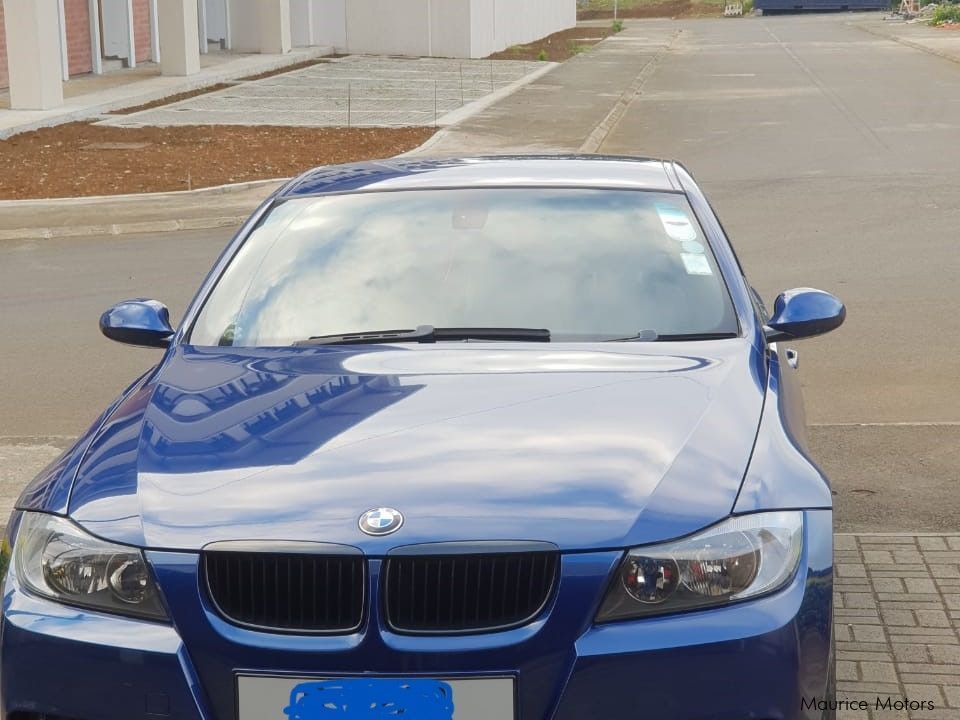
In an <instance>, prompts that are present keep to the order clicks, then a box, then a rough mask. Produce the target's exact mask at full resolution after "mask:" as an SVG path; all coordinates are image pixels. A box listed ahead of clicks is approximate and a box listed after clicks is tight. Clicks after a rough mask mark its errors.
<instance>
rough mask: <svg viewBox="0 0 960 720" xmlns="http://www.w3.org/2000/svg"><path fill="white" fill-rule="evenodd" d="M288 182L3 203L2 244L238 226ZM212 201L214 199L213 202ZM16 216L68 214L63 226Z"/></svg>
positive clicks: (0, 215)
mask: <svg viewBox="0 0 960 720" xmlns="http://www.w3.org/2000/svg"><path fill="white" fill-rule="evenodd" d="M286 181H287V179H286V178H275V179H270V180H253V181H249V182H243V183H234V184H230V185H216V186H213V187H208V188H198V189H197V190H173V191H169V192H159V193H140V194H127V195H98V196H93V197H79V198H54V199H49V200H47V199H35V200H2V201H0V217H3V218H6V219H7V222H6V223H5V224H7V225H13V227H7V228H0V241H3V240H38V239H46V238H66V237H89V236H92V235H126V234H133V233H145V232H171V231H178V230H204V229H209V228H218V227H229V226H231V225H239V224H240V223H242V222H243V221H244V220H246V218H247V217H248V216H249V215H250V213H251V212H252V211H253V209H254V208H255V207H256V206H257V205H258V204H259V203H260V202H262V201H263V200H264V199H265V198H266V197H267V196H268V195H270V193H272V192H273V191H274V190H275V189H276V188H278V187H280V186H281V185H282V184H283V183H285V182H286ZM214 198H215V199H216V200H215V202H213V203H212V202H211V200H213V199H214ZM211 205H213V208H211ZM211 209H212V211H213V212H211ZM17 214H19V215H22V216H24V219H25V220H26V218H29V217H34V216H36V217H49V216H51V215H57V214H66V215H67V216H68V218H67V219H66V220H65V222H63V223H60V224H48V225H45V226H42V227H37V226H30V225H29V224H28V223H27V222H24V223H23V224H22V225H18V224H16V223H17V220H16V219H13V220H11V219H9V218H10V217H11V216H15V215H17ZM109 215H112V216H114V217H117V216H119V217H117V221H116V222H112V223H102V222H98V220H99V219H101V218H103V217H104V216H109ZM124 216H126V217H124ZM143 218H148V219H143Z"/></svg>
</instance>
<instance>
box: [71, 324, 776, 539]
mask: <svg viewBox="0 0 960 720" xmlns="http://www.w3.org/2000/svg"><path fill="white" fill-rule="evenodd" d="M761 363H762V357H761V356H759V354H758V353H757V351H756V349H755V348H753V347H752V346H751V345H750V343H748V342H747V341H745V340H740V339H734V340H723V341H710V342H699V343H673V344H657V345H653V344H649V343H623V344H617V345H611V344H604V345H582V344H578V345H560V344H551V345H549V346H544V345H540V344H526V343H523V344H520V343H510V344H506V343H499V344H479V343H478V344H474V343H457V344H455V345H454V344H451V343H437V344H435V345H409V346H408V345H392V346H382V345H381V346H364V347H357V346H354V347H315V348H283V349H266V350H260V349H257V350H253V349H251V350H247V349H235V348H192V347H178V348H175V349H174V350H172V351H170V353H169V354H168V356H167V358H166V359H165V361H164V362H163V364H162V365H161V366H160V367H159V368H158V370H157V371H156V372H155V373H154V374H153V375H152V376H151V377H150V378H149V379H148V380H146V381H145V382H144V383H142V384H141V385H140V386H138V387H137V388H136V389H135V390H134V391H133V392H131V393H130V395H129V396H127V397H126V398H125V399H124V401H123V402H122V403H120V404H119V406H118V407H117V409H116V410H115V411H114V412H113V414H112V415H111V416H110V418H109V419H108V421H107V422H106V423H105V424H104V426H103V427H102V429H101V431H100V432H99V434H98V436H97V437H96V438H95V439H94V441H93V442H92V443H91V446H90V448H89V450H88V452H87V455H86V457H85V459H84V462H83V464H82V465H81V467H80V470H79V472H78V474H77V478H76V480H75V482H74V486H73V489H72V493H71V498H70V507H69V512H70V515H71V516H72V517H73V518H74V519H75V520H76V521H77V522H79V523H80V524H82V525H83V526H85V527H86V528H87V529H88V530H90V531H91V532H93V533H95V534H97V535H99V536H101V537H106V538H109V539H113V540H116V541H119V542H124V543H129V544H134V545H139V546H143V547H153V548H164V549H171V550H172V549H182V550H197V549H199V548H202V547H203V546H205V545H207V544H208V543H211V542H216V541H225V540H288V541H318V542H328V543H343V544H348V545H352V546H356V547H359V548H361V549H363V550H364V551H365V552H367V553H369V554H378V553H385V552H387V551H389V550H390V549H391V548H394V547H397V546H401V545H407V544H416V543H425V542H438V541H477V540H492V539H496V540H504V539H510V540H536V541H545V542H550V543H554V544H556V545H557V546H558V547H560V548H562V549H597V548H620V547H627V546H631V545H637V544H643V543H649V542H655V541H659V540H664V539H669V538H673V537H678V536H681V535H684V534H687V533H690V532H692V531H694V530H697V529H699V528H702V527H704V526H706V525H709V524H711V523H713V522H716V521H717V520H719V519H721V518H723V517H725V516H726V515H727V514H729V513H730V510H731V508H732V507H733V504H734V501H735V499H736V496H737V492H738V490H739V487H740V484H741V481H742V478H743V476H744V472H745V470H746V466H747V463H748V461H749V458H750V453H751V450H752V446H753V442H754V438H755V436H756V431H757V426H758V422H759V418H760V412H761V408H762V402H763V374H762V372H761V370H762V365H761ZM377 507H390V508H395V509H397V510H399V511H400V512H402V513H403V515H404V516H405V523H404V525H403V527H402V528H401V529H400V531H399V532H396V533H395V534H393V535H390V536H387V537H369V536H367V535H364V534H363V533H362V532H360V530H359V527H358V518H359V516H360V515H361V514H362V513H363V512H364V511H366V510H369V509H371V508H377Z"/></svg>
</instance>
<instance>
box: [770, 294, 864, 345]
mask: <svg viewBox="0 0 960 720" xmlns="http://www.w3.org/2000/svg"><path fill="white" fill-rule="evenodd" d="M846 317H847V309H846V308H845V307H844V306H843V303H842V302H840V301H839V300H838V299H837V298H835V297H834V296H833V295H831V294H830V293H828V292H824V291H823V290H814V289H812V288H796V289H795V290H787V291H786V292H784V293H781V294H780V295H779V296H777V299H776V301H775V302H774V304H773V317H771V318H770V320H769V321H768V322H767V324H766V326H765V327H764V334H765V335H766V336H767V342H778V341H780V340H799V339H800V338H808V337H813V336H814V335H823V334H824V333H828V332H830V331H831V330H835V329H836V328H838V327H840V326H841V325H842V324H843V320H844V318H846Z"/></svg>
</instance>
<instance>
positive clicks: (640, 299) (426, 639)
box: [0, 156, 845, 720]
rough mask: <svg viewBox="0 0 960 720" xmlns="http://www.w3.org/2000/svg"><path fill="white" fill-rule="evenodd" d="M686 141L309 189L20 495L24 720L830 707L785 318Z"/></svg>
mask: <svg viewBox="0 0 960 720" xmlns="http://www.w3.org/2000/svg"><path fill="white" fill-rule="evenodd" d="M844 315H845V310H844V307H843V305H842V304H841V303H840V302H839V301H838V300H837V299H836V298H834V297H833V296H832V295H830V294H828V293H825V292H821V291H818V290H812V289H806V288H803V289H796V290H790V291H787V292H785V293H783V294H782V295H780V296H779V297H778V298H777V299H776V302H775V303H774V305H773V308H772V312H771V313H768V311H767V310H766V309H765V307H764V305H763V303H762V302H761V301H760V299H759V297H758V295H757V293H756V292H754V291H753V290H752V289H751V286H750V285H749V283H748V281H747V280H746V278H745V277H744V274H743V271H742V269H741V266H740V264H739V262H738V260H737V257H736V255H735V254H734V251H733V249H732V247H731V245H730V243H729V241H728V239H727V237H726V236H725V234H724V231H723V228H722V227H721V225H720V223H719V221H718V220H717V218H716V216H715V215H714V213H713V211H712V210H711V208H710V206H709V204H708V203H707V201H706V199H705V198H704V196H703V194H702V193H701V192H700V190H699V189H698V188H697V186H696V184H695V183H694V181H693V180H692V178H691V177H690V175H689V174H688V173H687V172H686V171H685V170H684V168H683V167H681V166H680V165H677V164H675V163H670V162H661V161H653V160H640V159H634V158H621V157H597V156H590V157H577V156H566V157H536V156H529V157H500V158H469V159H455V160H410V159H407V160H403V159H397V160H391V161H384V162H377V163H364V164H354V165H346V166H340V167H327V168H320V169H317V170H314V171H311V172H308V173H306V174H304V175H302V176H301V177H299V178H296V179H295V180H293V181H291V182H289V183H288V184H286V185H285V186H284V187H283V188H282V189H280V190H279V191H278V192H277V193H275V194H274V195H273V196H272V197H271V198H270V199H269V200H268V201H267V202H265V203H264V204H263V205H262V206H261V207H260V208H259V209H258V210H257V211H256V213H255V214H254V215H253V216H252V217H251V218H250V220H249V221H248V222H247V223H246V224H245V225H244V226H243V227H242V228H241V230H240V231H239V233H238V234H237V236H236V237H235V238H234V240H232V241H231V243H230V244H229V246H228V247H227V248H226V250H225V251H224V253H223V254H222V256H221V257H220V259H219V260H218V261H217V263H216V265H215V266H214V267H213V269H212V270H211V272H210V274H209V276H208V277H207V279H206V281H205V282H204V283H203V285H202V287H201V288H200V290H199V292H198V293H197V296H196V298H195V300H194V301H193V303H192V304H191V305H190V307H189V308H188V310H187V311H186V313H185V315H184V318H183V320H182V322H181V323H180V325H179V328H177V329H174V328H173V327H172V326H171V324H170V320H169V313H168V311H167V309H166V307H164V306H163V305H162V304H161V303H159V302H157V301H153V300H144V299H137V300H130V301H126V302H123V303H120V304H118V305H116V306H114V307H113V308H111V309H109V310H108V311H107V312H105V313H104V314H103V316H102V317H101V319H100V326H101V330H102V332H103V333H104V334H105V335H106V336H107V337H109V338H112V339H114V340H117V341H120V342H123V343H129V344H133V345H140V346H149V347H156V348H159V349H160V351H161V352H162V357H160V358H159V363H158V364H157V365H156V367H154V368H153V369H151V370H150V371H149V372H147V373H146V374H145V375H143V376H142V377H141V378H139V379H138V380H136V381H135V382H134V383H133V384H132V385H131V386H130V387H128V388H127V389H126V390H124V391H123V392H122V393H121V394H120V396H119V397H118V398H117V400H116V401H115V402H114V403H113V404H112V405H111V406H110V407H109V408H107V409H106V411H105V412H104V413H103V414H102V415H101V416H100V417H99V419H97V420H96V421H95V422H94V423H93V425H92V426H91V427H90V429H89V430H88V431H87V432H86V433H85V434H84V435H83V436H82V437H81V438H80V439H79V440H78V441H77V443H76V445H74V446H73V447H72V448H71V449H69V450H68V451H67V452H66V453H64V455H63V456H62V457H60V458H59V459H57V460H56V461H55V462H54V463H53V464H51V465H50V466H49V467H48V468H46V469H45V470H44V471H43V472H42V473H41V474H40V475H39V476H38V477H37V478H36V479H34V480H33V482H32V483H31V484H30V485H29V486H28V487H27V488H26V490H25V491H24V492H23V495H22V496H21V497H20V499H19V501H18V502H17V505H16V511H15V512H14V514H13V516H12V518H11V520H10V522H9V524H8V527H7V534H6V538H5V541H4V543H3V550H2V564H0V572H2V577H3V607H2V626H0V698H2V699H0V704H2V705H0V716H2V717H3V718H5V719H6V720H148V719H149V720H157V719H158V718H174V719H176V720H323V719H326V718H330V719H331V720H332V719H334V718H339V719H342V720H361V719H371V720H372V719H374V718H377V719H386V718H408V720H450V719H451V718H455V719H456V720H592V719H594V718H595V719H597V720H621V719H623V720H633V719H636V720H648V719H649V720H705V719H707V718H710V719H714V720H744V719H745V718H754V719H755V720H798V719H803V720H815V719H816V720H821V719H822V718H827V717H832V716H833V715H832V711H831V706H832V705H833V703H832V697H833V680H832V678H833V674H832V667H833V642H832V630H831V618H832V604H831V587H832V570H833V568H832V511H831V493H830V489H829V485H828V483H827V481H826V479H825V478H824V476H823V474H822V473H821V471H820V470H819V469H818V467H817V466H816V465H815V463H814V462H813V461H812V460H811V458H810V456H809V454H808V452H807V449H806V444H805V434H804V427H805V426H804V416H803V407H802V401H801V397H800V394H799V383H798V379H797V376H796V373H797V370H796V367H797V355H796V352H795V351H794V350H792V349H789V348H788V347H787V345H788V344H789V343H790V342H792V341H794V340H797V339H801V338H804V337H810V336H813V335H819V334H822V333H825V332H827V331H829V330H832V329H834V328H836V327H837V326H839V325H840V324H841V323H842V322H843V319H844Z"/></svg>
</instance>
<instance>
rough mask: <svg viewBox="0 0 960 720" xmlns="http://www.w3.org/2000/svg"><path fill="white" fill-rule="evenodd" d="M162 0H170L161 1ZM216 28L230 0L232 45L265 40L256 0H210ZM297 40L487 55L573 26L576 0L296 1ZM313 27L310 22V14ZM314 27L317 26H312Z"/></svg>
mask: <svg viewBox="0 0 960 720" xmlns="http://www.w3.org/2000/svg"><path fill="white" fill-rule="evenodd" d="M161 1H162V0H161ZM205 2H206V4H207V26H208V35H210V36H211V38H219V37H223V36H224V35H225V34H226V33H225V32H224V31H223V30H221V29H220V27H221V25H223V24H224V22H225V20H226V18H225V17H224V12H223V7H224V5H225V4H227V3H228V4H229V21H230V33H229V35H230V45H231V46H232V47H233V48H234V49H235V50H238V51H241V52H244V51H246V52H257V51H258V50H259V46H260V36H259V28H258V15H257V11H256V3H255V2H254V1H253V0H205ZM290 16H291V34H292V38H293V44H294V45H296V46H306V45H327V46H331V47H333V48H335V49H336V50H338V51H344V52H352V53H370V54H381V55H409V56H430V55H433V56H436V57H472V58H480V57H485V56H487V55H489V54H490V53H494V52H498V51H500V50H503V49H505V48H507V47H510V46H511V45H519V44H523V43H528V42H531V41H533V40H537V39H539V38H542V37H544V36H546V35H549V34H551V33H554V32H557V31H558V30H563V29H565V28H568V27H573V26H574V25H576V22H577V2H576V0H290ZM308 19H309V22H311V23H312V28H311V27H308V26H307V24H306V23H307V21H308ZM311 30H312V32H311Z"/></svg>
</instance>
